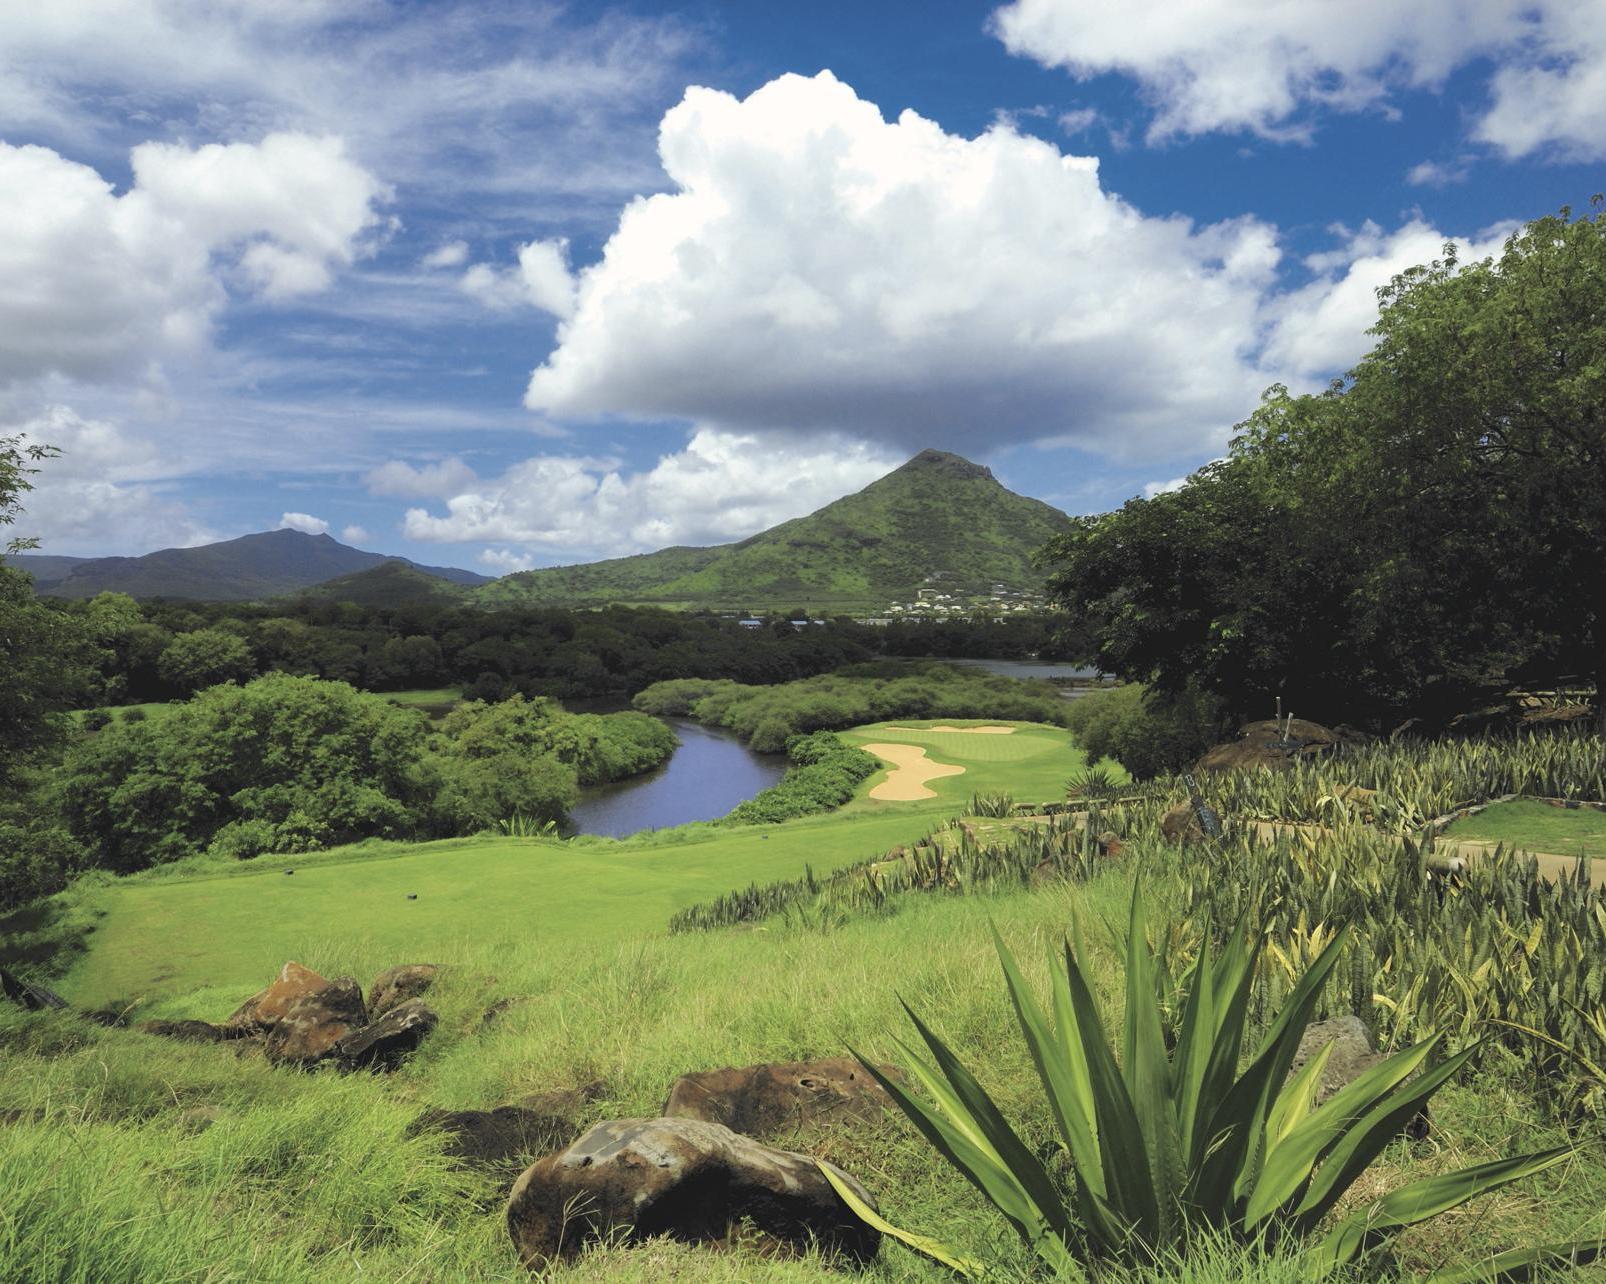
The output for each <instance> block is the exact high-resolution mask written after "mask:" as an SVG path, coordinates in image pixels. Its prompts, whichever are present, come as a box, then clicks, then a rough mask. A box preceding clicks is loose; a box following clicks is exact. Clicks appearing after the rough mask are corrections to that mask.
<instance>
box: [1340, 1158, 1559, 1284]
mask: <svg viewBox="0 0 1606 1284" xmlns="http://www.w3.org/2000/svg"><path fill="white" fill-rule="evenodd" d="M1576 1153H1577V1151H1576V1148H1575V1147H1572V1146H1558V1147H1557V1148H1556V1149H1554V1150H1546V1151H1541V1152H1540V1153H1538V1154H1534V1155H1518V1156H1515V1157H1514V1158H1511V1159H1496V1160H1493V1161H1491V1162H1490V1163H1486V1164H1478V1165H1477V1166H1476V1167H1473V1168H1463V1169H1461V1170H1459V1171H1458V1172H1453V1173H1442V1174H1440V1175H1438V1176H1435V1177H1424V1178H1422V1179H1421V1180H1420V1181H1413V1182H1409V1183H1407V1184H1406V1185H1404V1186H1401V1187H1400V1188H1399V1189H1398V1190H1393V1191H1390V1192H1389V1193H1388V1194H1387V1195H1384V1196H1383V1198H1381V1199H1379V1200H1376V1201H1375V1202H1373V1203H1372V1204H1369V1205H1368V1206H1367V1207H1365V1208H1363V1209H1361V1210H1360V1211H1359V1212H1357V1213H1354V1214H1352V1215H1351V1216H1349V1217H1346V1218H1345V1219H1344V1220H1343V1221H1341V1222H1340V1223H1339V1224H1338V1225H1337V1226H1335V1227H1334V1228H1333V1230H1332V1232H1331V1233H1330V1234H1329V1235H1328V1236H1327V1238H1326V1239H1324V1240H1323V1241H1322V1242H1321V1243H1320V1244H1319V1245H1317V1247H1316V1249H1315V1250H1314V1251H1315V1252H1316V1254H1317V1257H1318V1259H1321V1260H1328V1261H1331V1262H1333V1263H1335V1264H1343V1263H1344V1262H1350V1261H1353V1260H1354V1259H1355V1258H1356V1256H1358V1255H1359V1254H1360V1253H1361V1252H1362V1251H1364V1250H1365V1249H1367V1248H1369V1247H1371V1246H1372V1244H1373V1243H1375V1242H1376V1241H1377V1240H1378V1239H1380V1238H1382V1237H1384V1236H1385V1235H1387V1234H1388V1233H1389V1232H1390V1231H1395V1230H1400V1229H1402V1228H1404V1227H1406V1226H1414V1225H1416V1224H1417V1223H1418V1222H1425V1221H1427V1220H1428V1219H1430V1218H1433V1217H1437V1216H1438V1215H1439V1214H1440V1213H1445V1212H1448V1211H1449V1210H1450V1209H1452V1208H1458V1207H1460V1206H1461V1205H1462V1204H1464V1203H1466V1202H1467V1201H1468V1200H1469V1199H1476V1198H1477V1197H1478V1196H1479V1195H1485V1194H1488V1193H1489V1192H1490V1191H1493V1190H1498V1189H1500V1187H1502V1186H1506V1185H1509V1184H1510V1183H1512V1182H1514V1181H1521V1180H1522V1179H1523V1178H1524V1177H1531V1176H1533V1175H1534V1174H1535V1173H1542V1172H1544V1171H1545V1170H1546V1169H1547V1168H1554V1167H1555V1166H1556V1165H1557V1164H1559V1163H1561V1162H1562V1161H1563V1160H1564V1159H1568V1158H1570V1157H1571V1156H1572V1155H1574V1154H1576Z"/></svg>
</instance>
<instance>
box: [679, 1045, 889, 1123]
mask: <svg viewBox="0 0 1606 1284" xmlns="http://www.w3.org/2000/svg"><path fill="white" fill-rule="evenodd" d="M889 1069H890V1067H884V1068H883V1073H886V1072H887V1071H888V1070H889ZM890 1104H891V1099H890V1098H889V1097H888V1096H887V1094H886V1092H885V1091H884V1090H883V1089H882V1087H881V1085H880V1084H878V1083H877V1082H876V1081H875V1080H874V1079H873V1078H871V1077H870V1075H869V1074H868V1073H867V1072H866V1070H865V1068H864V1067H863V1066H861V1065H860V1064H859V1063H858V1062H857V1061H855V1060H854V1059H853V1058H851V1057H827V1058H825V1059H824V1060H820V1061H775V1062H769V1063H766V1064H764V1065H756V1066H743V1067H742V1068H741V1069H733V1068H729V1067H727V1068H726V1069H723V1070H700V1071H698V1072H697V1073H695V1074H684V1075H681V1077H680V1078H679V1079H677V1080H675V1084H674V1086H673V1087H672V1088H671V1089H670V1090H669V1100H668V1102H667V1103H666V1104H665V1105H664V1115H665V1116H666V1117H670V1118H676V1119H703V1120H706V1121H707V1122H709V1123H717V1124H724V1125H725V1127H727V1128H729V1129H731V1130H732V1131H734V1132H740V1133H745V1134H747V1135H748V1136H749V1137H763V1136H767V1135H770V1134H773V1133H777V1132H786V1131H791V1130H793V1129H795V1128H798V1127H800V1126H802V1125H806V1124H818V1123H824V1122H830V1121H835V1120H838V1119H853V1120H864V1119H878V1118H880V1116H881V1112H882V1110H883V1109H884V1108H885V1107H886V1106H888V1105H890Z"/></svg>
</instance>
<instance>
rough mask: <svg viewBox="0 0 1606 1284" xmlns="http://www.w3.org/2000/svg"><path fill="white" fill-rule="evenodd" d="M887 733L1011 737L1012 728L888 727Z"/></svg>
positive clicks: (1013, 731) (1013, 732)
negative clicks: (932, 732) (943, 732)
mask: <svg viewBox="0 0 1606 1284" xmlns="http://www.w3.org/2000/svg"><path fill="white" fill-rule="evenodd" d="M887 730H888V731H947V732H957V733H958V734H960V735H978V736H1012V735H1014V734H1015V728H1014V727H888V728H887Z"/></svg>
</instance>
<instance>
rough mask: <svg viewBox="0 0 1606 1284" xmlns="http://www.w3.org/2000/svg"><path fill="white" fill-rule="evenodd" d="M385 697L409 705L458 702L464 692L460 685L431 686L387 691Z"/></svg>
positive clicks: (394, 702) (393, 702) (396, 702)
mask: <svg viewBox="0 0 1606 1284" xmlns="http://www.w3.org/2000/svg"><path fill="white" fill-rule="evenodd" d="M383 698H384V699H386V700H389V701H390V702H391V703H392V704H400V705H408V706H412V705H429V704H456V703H457V702H458V701H460V700H461V699H462V698H463V692H462V689H461V688H459V687H429V688H426V689H421V690H418V691H386V692H384V693H383Z"/></svg>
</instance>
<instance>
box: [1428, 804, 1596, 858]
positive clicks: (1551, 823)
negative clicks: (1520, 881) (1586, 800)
mask: <svg viewBox="0 0 1606 1284" xmlns="http://www.w3.org/2000/svg"><path fill="white" fill-rule="evenodd" d="M1446 834H1447V836H1448V837H1449V838H1451V839H1463V838H1468V839H1477V840H1481V841H1485V842H1491V843H1504V844H1505V845H1506V846H1507V847H1517V848H1521V849H1522V850H1523V851H1526V852H1551V853H1553V854H1555V855H1557V856H1591V857H1606V812H1599V811H1595V810H1593V809H1592V808H1588V807H1580V808H1579V809H1577V810H1576V811H1572V810H1568V809H1566V808H1563V807H1552V806H1551V805H1550V804H1549V803H1545V802H1536V801H1533V800H1531V799H1519V800H1517V801H1515V802H1504V803H1495V804H1494V805H1493V806H1492V807H1487V808H1485V809H1484V810H1483V811H1480V812H1478V813H1477V814H1476V815H1473V816H1467V817H1465V818H1464V819H1462V820H1458V821H1456V822H1455V823H1454V824H1452V825H1451V826H1450V827H1449V829H1448V830H1447V831H1446Z"/></svg>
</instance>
